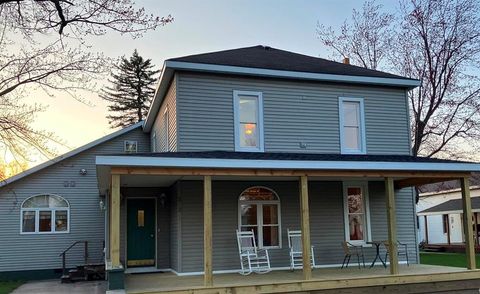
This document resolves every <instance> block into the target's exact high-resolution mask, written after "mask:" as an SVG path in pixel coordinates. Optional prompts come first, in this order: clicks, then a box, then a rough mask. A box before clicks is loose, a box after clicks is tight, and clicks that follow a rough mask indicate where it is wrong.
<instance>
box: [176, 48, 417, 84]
mask: <svg viewBox="0 0 480 294" xmlns="http://www.w3.org/2000/svg"><path fill="white" fill-rule="evenodd" d="M169 61H182V62H192V63H203V64H215V65H227V66H239V67H253V68H262V69H272V70H284V71H296V72H308V73H318V74H333V75H347V76H365V77H377V78H394V79H407V80H414V79H409V78H405V77H402V76H398V75H394V74H390V73H386V72H381V71H376V70H371V69H366V68H363V67H359V66H354V65H349V64H343V63H340V62H334V61H330V60H327V59H323V58H318V57H312V56H308V55H303V54H298V53H294V52H289V51H284V50H280V49H275V48H272V47H268V46H261V45H258V46H253V47H246V48H239V49H231V50H224V51H218V52H210V53H203V54H196V55H189V56H185V57H178V58H172V59H169Z"/></svg>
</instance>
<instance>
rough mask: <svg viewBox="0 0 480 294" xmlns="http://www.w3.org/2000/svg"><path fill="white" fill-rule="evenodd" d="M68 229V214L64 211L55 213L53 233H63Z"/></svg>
mask: <svg viewBox="0 0 480 294" xmlns="http://www.w3.org/2000/svg"><path fill="white" fill-rule="evenodd" d="M67 228H68V213H67V211H66V210H57V211H55V231H56V232H65V231H67Z"/></svg>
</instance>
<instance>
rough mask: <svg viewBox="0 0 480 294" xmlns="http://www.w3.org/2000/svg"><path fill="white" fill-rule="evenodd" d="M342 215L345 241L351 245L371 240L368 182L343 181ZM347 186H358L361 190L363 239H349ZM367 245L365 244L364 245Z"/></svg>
mask: <svg viewBox="0 0 480 294" xmlns="http://www.w3.org/2000/svg"><path fill="white" fill-rule="evenodd" d="M342 184H343V217H344V232H345V241H347V242H350V243H352V244H353V245H362V246H364V245H367V242H370V241H371V240H372V230H371V221H370V201H369V198H370V197H369V194H368V182H363V181H346V182H343V183H342ZM347 188H360V189H361V190H362V197H363V206H364V207H363V208H364V212H363V213H364V230H365V232H364V235H365V237H366V239H364V240H350V223H349V219H348V215H349V212H348V199H347ZM365 247H367V246H365Z"/></svg>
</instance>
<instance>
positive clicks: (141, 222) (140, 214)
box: [137, 209, 145, 228]
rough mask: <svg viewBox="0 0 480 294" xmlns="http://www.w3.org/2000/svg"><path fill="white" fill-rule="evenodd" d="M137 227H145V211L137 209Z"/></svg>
mask: <svg viewBox="0 0 480 294" xmlns="http://www.w3.org/2000/svg"><path fill="white" fill-rule="evenodd" d="M137 226H138V227H139V228H143V227H144V226H145V210H141V209H139V210H138V211H137Z"/></svg>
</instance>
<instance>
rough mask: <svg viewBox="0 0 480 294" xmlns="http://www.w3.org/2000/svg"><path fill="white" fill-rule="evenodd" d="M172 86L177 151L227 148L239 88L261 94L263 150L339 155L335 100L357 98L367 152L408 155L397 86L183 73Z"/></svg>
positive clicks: (404, 118) (231, 144)
mask: <svg viewBox="0 0 480 294" xmlns="http://www.w3.org/2000/svg"><path fill="white" fill-rule="evenodd" d="M176 85H177V92H176V93H177V112H178V115H177V123H178V142H177V144H178V147H177V149H178V151H205V150H226V151H233V150H234V148H235V147H234V125H233V124H234V120H233V91H234V90H245V91H259V92H262V93H263V107H264V108H263V115H264V137H265V152H317V153H340V137H339V136H340V134H339V114H338V113H339V111H338V98H339V97H360V98H364V105H365V106H364V107H365V128H366V143H367V152H368V153H369V154H409V153H410V148H409V134H408V131H409V129H408V113H407V110H408V107H407V105H406V101H405V90H403V89H399V88H387V87H376V86H360V85H342V84H328V83H319V82H316V83H314V82H303V81H287V80H273V79H261V78H248V77H231V76H220V75H209V74H199V73H196V74H193V73H185V72H182V73H179V74H177V79H176ZM392 134H393V135H392ZM300 143H305V144H306V146H307V147H306V148H301V147H300Z"/></svg>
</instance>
